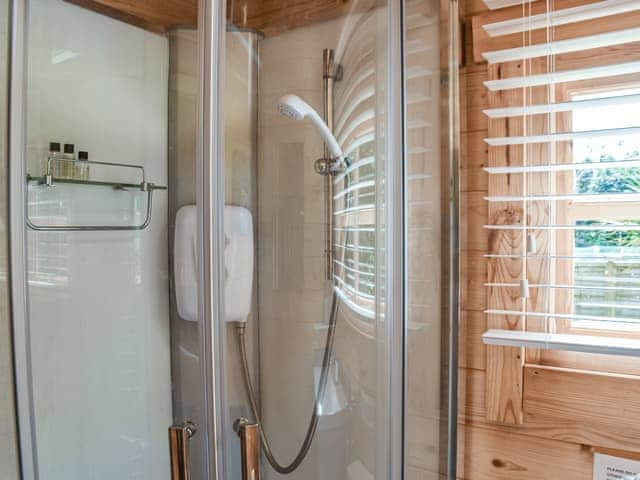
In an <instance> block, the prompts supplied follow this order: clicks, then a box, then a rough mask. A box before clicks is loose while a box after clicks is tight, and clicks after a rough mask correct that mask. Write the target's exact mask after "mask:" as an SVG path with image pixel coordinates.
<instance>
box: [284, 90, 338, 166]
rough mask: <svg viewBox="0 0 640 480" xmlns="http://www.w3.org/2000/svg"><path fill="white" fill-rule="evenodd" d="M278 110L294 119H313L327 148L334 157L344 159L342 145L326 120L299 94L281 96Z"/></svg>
mask: <svg viewBox="0 0 640 480" xmlns="http://www.w3.org/2000/svg"><path fill="white" fill-rule="evenodd" d="M278 112H279V113H280V115H283V116H285V117H287V118H290V119H292V120H302V119H304V118H306V117H308V118H309V120H311V123H313V124H314V125H315V127H316V128H317V129H318V132H319V133H320V136H321V137H322V139H323V140H324V143H326V144H327V148H328V149H329V151H330V152H331V155H332V156H333V157H334V158H339V159H342V149H341V148H340V145H338V141H337V140H336V137H334V136H333V134H332V133H331V131H330V130H329V127H327V124H326V123H324V120H322V118H321V117H320V115H318V112H316V111H315V110H314V109H313V108H312V107H311V106H310V105H309V104H308V103H307V102H305V101H304V100H302V99H301V98H300V97H298V96H297V95H285V96H283V97H280V100H278Z"/></svg>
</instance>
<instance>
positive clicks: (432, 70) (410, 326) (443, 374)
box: [404, 0, 451, 479]
mask: <svg viewBox="0 0 640 480" xmlns="http://www.w3.org/2000/svg"><path fill="white" fill-rule="evenodd" d="M447 20H448V5H447V3H446V2H440V1H439V0H412V1H408V2H406V3H405V10H404V36H405V51H404V73H405V105H404V108H405V205H404V207H405V216H406V236H407V239H406V245H405V248H406V266H405V268H406V282H407V285H406V306H405V308H406V315H407V321H406V325H405V328H406V345H407V349H406V352H405V362H406V371H405V431H404V442H405V445H406V449H405V459H404V462H405V465H404V467H405V473H406V476H407V478H421V479H438V478H441V477H440V475H444V474H446V472H447V441H448V431H447V426H448V425H447V419H448V402H447V385H448V383H447V382H448V378H447V369H446V365H448V354H449V350H448V349H449V339H448V335H449V322H448V316H449V314H450V312H449V308H448V307H449V298H448V292H449V286H448V284H447V282H448V280H449V278H450V275H449V268H450V267H449V264H448V261H447V260H448V258H449V254H448V246H449V240H450V237H449V235H450V232H449V229H448V226H449V221H448V217H447V211H448V208H449V206H448V201H449V198H450V196H449V193H450V186H449V181H450V179H449V168H448V149H447V142H445V141H444V140H443V139H445V138H447V128H448V127H447V125H448V123H447V120H448V115H449V108H451V106H450V105H448V103H447V102H444V101H443V100H442V99H443V98H446V84H445V83H444V81H443V80H441V79H446V78H447V74H448V72H449V67H448V46H449V43H448V38H447V34H448V29H447V28H446V25H447ZM441 82H442V83H441Z"/></svg>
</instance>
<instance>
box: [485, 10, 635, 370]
mask: <svg viewBox="0 0 640 480" xmlns="http://www.w3.org/2000/svg"><path fill="white" fill-rule="evenodd" d="M625 5H626V4H625ZM625 8H626V7H625ZM629 8H630V10H629V11H631V12H634V13H633V14H631V13H629V11H626V10H625V11H624V12H622V11H619V10H617V9H615V8H613V9H612V5H611V2H586V1H585V3H584V5H582V4H580V2H577V3H576V5H574V6H572V7H571V8H563V7H562V6H560V7H559V8H558V9H557V10H556V9H555V5H553V4H549V3H547V4H545V3H544V2H534V3H529V2H523V3H522V4H521V5H520V6H519V7H514V8H513V9H510V10H504V13H502V14H501V15H498V16H496V17H495V20H497V21H489V22H487V23H485V24H483V25H480V26H479V25H474V29H475V31H476V32H478V31H479V29H482V35H477V38H479V39H481V40H479V41H478V42H477V43H476V44H475V45H476V46H479V48H480V49H481V52H482V53H481V56H482V57H483V59H484V60H486V61H487V62H488V72H489V79H488V80H487V81H486V82H484V84H485V86H486V88H487V91H488V99H489V104H490V105H491V108H489V109H488V110H486V112H485V113H486V114H487V116H488V119H489V124H488V125H489V128H488V130H489V135H488V137H487V138H486V143H487V144H488V149H489V166H488V167H487V168H486V171H487V172H488V173H489V177H490V178H489V192H488V195H487V197H486V199H487V201H488V210H489V212H488V217H489V222H488V224H487V225H486V227H485V228H487V229H488V230H489V244H490V245H489V251H488V252H487V257H488V261H489V267H488V270H489V274H488V280H487V283H486V286H487V289H488V292H487V293H488V308H487V311H486V313H487V323H488V327H489V331H488V332H487V333H485V335H484V339H485V342H486V343H488V344H494V345H509V346H521V347H529V350H528V351H527V352H526V358H527V359H528V360H529V361H541V359H544V358H546V356H547V354H546V353H543V352H541V350H572V351H574V352H579V353H615V354H617V355H628V356H640V207H639V206H638V205H640V119H639V118H640V117H638V115H637V112H638V111H639V107H640V50H638V48H637V45H638V42H640V31H639V30H638V29H637V28H635V27H637V19H635V16H636V15H637V13H636V10H640V5H636V6H634V7H629ZM507 11H509V12H511V14H513V18H508V16H507V15H506V14H505V13H506V12H507ZM487 18H488V17H487ZM595 19H597V20H598V21H597V22H594V20H595ZM632 27H633V28H632ZM483 35H484V36H483ZM474 54H475V52H474ZM551 356H552V357H553V354H551ZM514 358H515V359H516V363H517V362H518V361H520V360H519V357H518V356H517V355H515V356H514Z"/></svg>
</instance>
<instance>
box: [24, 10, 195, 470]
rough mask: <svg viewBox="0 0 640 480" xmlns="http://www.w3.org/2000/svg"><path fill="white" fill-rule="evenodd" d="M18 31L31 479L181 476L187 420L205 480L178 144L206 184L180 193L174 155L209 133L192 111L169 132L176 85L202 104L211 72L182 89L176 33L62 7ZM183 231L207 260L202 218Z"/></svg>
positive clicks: (190, 153)
mask: <svg viewBox="0 0 640 480" xmlns="http://www.w3.org/2000/svg"><path fill="white" fill-rule="evenodd" d="M18 27H19V28H25V29H26V33H25V39H26V45H27V47H26V50H25V52H24V56H25V61H26V64H27V69H26V71H27V75H26V78H25V81H24V88H25V89H26V105H25V107H24V110H25V115H26V127H25V135H24V136H25V142H26V145H25V154H24V158H23V157H22V155H16V156H15V157H14V158H12V161H13V162H20V161H24V164H23V165H22V166H21V168H22V170H23V171H24V173H25V175H26V176H27V178H26V183H25V185H24V189H25V190H26V194H25V199H26V205H25V207H24V208H25V210H26V211H25V215H26V219H25V223H26V225H24V228H25V237H26V242H25V243H26V273H25V276H26V279H25V280H26V286H27V312H28V314H27V315H26V318H22V316H21V314H20V313H19V312H18V313H16V317H15V318H14V322H15V324H16V325H17V327H16V328H18V329H20V328H23V329H24V331H26V332H28V336H27V338H26V346H25V351H26V352H27V358H22V357H17V359H18V360H19V362H20V368H19V369H18V371H19V372H20V375H21V376H20V377H19V378H18V379H17V381H18V384H19V386H21V385H27V387H24V388H25V389H27V390H28V391H29V395H28V396H27V397H25V398H21V402H22V401H24V404H21V405H20V407H21V409H22V410H23V411H24V412H28V414H27V417H28V418H30V421H31V425H28V424H27V423H25V424H24V425H21V426H22V427H23V428H24V432H25V435H26V436H29V435H30V437H31V439H32V440H33V445H32V446H31V448H28V449H25V450H24V451H23V461H24V462H26V463H28V464H29V465H30V466H29V472H31V470H33V474H31V473H29V475H28V476H27V477H25V479H26V480H32V479H37V478H41V479H46V480H58V479H60V480H61V479H96V480H100V479H105V480H106V479H116V478H139V479H144V480H169V479H170V478H171V469H170V445H169V440H168V435H167V429H168V427H169V426H171V425H172V424H174V423H176V424H182V423H183V422H184V421H186V420H194V421H196V422H197V423H198V427H199V429H200V430H201V431H200V432H199V433H197V434H196V437H195V439H194V443H195V444H196V445H195V446H196V447H197V448H194V453H193V455H192V459H191V460H192V464H193V465H194V468H193V473H194V474H195V475H194V476H195V477H196V478H204V476H205V474H204V472H205V471H206V467H205V465H206V461H207V452H206V451H205V450H204V446H205V445H206V442H202V439H203V438H205V437H204V436H205V435H206V430H207V429H206V428H204V421H205V419H204V416H203V414H202V412H203V409H204V405H203V401H204V394H203V393H202V392H203V387H202V384H203V381H202V376H201V372H202V370H203V367H202V355H201V353H200V349H201V344H202V342H201V341H200V339H201V338H202V335H203V327H202V325H203V323H202V322H200V321H199V319H198V318H192V319H189V320H191V321H187V320H185V319H180V318H176V316H175V315H176V313H175V302H174V296H173V291H172V290H171V287H172V286H173V285H174V282H172V281H170V278H171V277H170V274H172V273H173V271H172V268H171V267H170V265H172V264H173V260H174V258H173V255H170V249H169V246H170V240H169V237H170V235H171V237H172V238H173V234H174V233H175V232H174V228H173V227H174V225H175V223H176V216H177V213H176V211H177V206H178V205H177V202H175V201H174V200H175V198H176V192H177V193H178V194H183V195H184V194H185V190H186V189H187V187H185V184H186V183H188V182H189V181H191V185H189V187H188V189H189V191H191V192H195V189H196V180H197V178H198V175H197V173H196V172H197V169H196V151H197V150H198V149H197V148H196V147H197V143H196V142H197V139H196V138H195V135H194V136H193V137H189V136H181V137H180V142H181V143H180V145H179V147H180V148H181V150H180V153H181V154H182V157H181V158H182V162H183V163H182V164H181V165H182V167H183V170H182V171H183V172H187V171H190V172H191V173H192V175H191V177H190V178H186V177H187V176H186V175H185V179H184V180H183V182H182V183H181V184H178V182H177V180H176V178H175V177H174V176H173V175H170V172H169V168H168V160H169V155H168V148H167V147H168V144H169V138H171V140H172V142H171V145H172V146H175V141H174V140H175V138H176V137H178V136H180V135H181V134H183V133H184V129H182V126H183V124H190V125H195V124H196V122H197V112H196V111H195V109H194V111H193V115H192V116H189V113H188V112H187V111H186V109H185V112H184V113H185V114H184V116H182V117H181V118H180V119H179V122H176V121H174V122H172V123H171V124H170V123H169V113H172V114H173V113H175V111H174V110H173V108H174V107H175V103H173V104H172V109H170V108H169V100H170V99H172V100H173V99H174V98H175V95H170V83H169V77H170V73H171V74H172V75H173V76H172V83H171V87H172V88H173V89H174V90H173V91H172V92H175V91H179V92H181V93H183V94H186V95H190V98H191V100H192V104H193V105H194V106H196V105H197V102H198V101H200V100H201V97H200V94H199V91H198V73H197V70H195V71H194V73H193V75H192V76H191V77H190V76H189V75H188V74H187V73H185V74H184V75H182V76H181V77H180V84H179V85H178V86H176V82H175V79H176V75H175V74H176V73H177V72H176V68H175V66H176V62H177V60H178V59H177V55H176V54H177V52H176V50H175V49H173V50H171V49H170V37H171V36H170V35H169V36H168V35H164V34H158V33H154V32H151V31H148V30H144V29H142V28H139V27H137V26H133V25H131V24H128V23H125V22H122V21H119V20H116V19H114V18H110V17H108V16H105V15H102V14H100V13H97V12H96V11H93V10H91V9H90V8H83V7H79V6H76V5H72V4H70V3H68V2H64V1H59V0H31V1H29V2H28V8H27V9H26V18H25V24H24V25H22V24H20V20H18ZM192 33H193V38H192V39H193V42H192V44H191V45H190V46H191V48H193V50H194V51H196V50H197V41H196V40H195V39H196V38H197V36H196V35H195V33H196V30H193V31H192ZM180 58H181V59H182V57H180ZM184 67H185V65H184V64H182V65H180V66H179V67H178V68H177V70H181V69H183V68H184ZM181 73H184V72H181ZM186 85H188V87H187V88H186V93H185V86H186ZM172 120H175V118H174V117H172ZM194 131H195V130H194ZM83 152H84V153H83ZM174 159H175V157H174ZM187 169H189V170H187ZM174 190H175V191H174ZM18 198H19V197H18ZM170 200H171V204H170ZM189 203H192V204H195V203H196V198H195V193H194V196H193V198H191V199H190V201H189ZM170 206H171V209H170V208H169V207H170ZM192 208H193V209H195V205H193V207H192ZM194 219H195V217H194ZM170 225H171V228H170V227H169V226H170ZM182 227H183V231H182V232H181V233H183V238H189V240H190V242H189V243H188V244H189V245H190V246H191V251H190V257H189V259H190V260H191V261H192V263H195V264H197V263H198V255H199V254H198V251H197V249H196V245H197V244H198V242H197V229H196V222H195V220H194V222H192V223H191V224H189V223H187V224H183V225H182ZM12 228H16V229H19V228H23V225H21V224H18V225H12ZM171 245H172V246H173V242H171ZM16 262H17V263H19V260H16ZM194 275H195V274H194ZM196 280H197V279H196V278H195V276H194V278H193V283H194V284H195V283H196ZM15 281H19V279H15ZM194 289H195V290H194V292H193V297H194V300H193V305H191V310H194V311H197V309H198V306H197V304H196V303H197V300H196V298H197V287H194ZM179 325H182V326H185V325H189V326H190V327H191V328H190V329H188V328H183V329H182V330H179V329H178V328H177V326H179ZM181 341H182V343H181ZM180 374H182V375H183V377H180ZM185 375H186V377H188V381H185ZM176 378H180V380H182V381H181V382H178V381H176ZM188 388H191V390H190V391H187V390H186V389H188ZM22 421H23V418H22V417H21V422H22ZM29 429H31V431H30V432H29V431H28V430H29ZM30 462H33V466H31V464H30ZM31 467H33V468H31Z"/></svg>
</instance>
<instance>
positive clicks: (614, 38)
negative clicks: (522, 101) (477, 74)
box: [482, 28, 640, 64]
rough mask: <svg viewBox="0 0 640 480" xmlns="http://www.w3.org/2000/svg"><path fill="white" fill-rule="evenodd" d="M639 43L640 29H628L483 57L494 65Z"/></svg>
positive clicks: (496, 52) (484, 54) (493, 52)
mask: <svg viewBox="0 0 640 480" xmlns="http://www.w3.org/2000/svg"><path fill="white" fill-rule="evenodd" d="M638 41H640V28H627V29H625V30H615V31H613V32H606V33H597V34H595V35H586V36H584V37H577V38H569V39H567V40H557V41H555V42H549V43H540V44H537V45H527V46H525V47H517V48H506V49H504V50H494V51H489V52H484V53H483V54H482V56H483V57H484V59H485V60H487V62H489V63H491V64H493V63H502V62H513V61H515V60H525V59H528V58H536V57H544V56H549V55H559V54H562V53H571V52H580V51H583V50H590V49H592V48H604V47H611V46H614V45H621V44H624V43H632V42H638Z"/></svg>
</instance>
